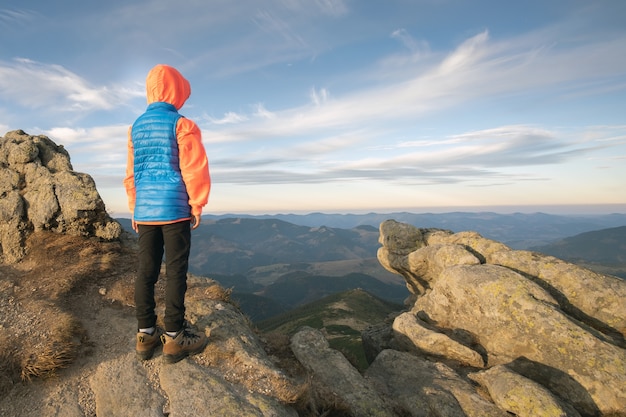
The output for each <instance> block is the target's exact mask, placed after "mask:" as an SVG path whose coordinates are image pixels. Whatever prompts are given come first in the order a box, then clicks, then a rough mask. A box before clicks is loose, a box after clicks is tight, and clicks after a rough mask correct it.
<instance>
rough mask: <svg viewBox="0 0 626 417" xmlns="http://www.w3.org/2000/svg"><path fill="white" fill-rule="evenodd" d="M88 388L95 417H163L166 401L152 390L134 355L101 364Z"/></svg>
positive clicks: (130, 354)
mask: <svg viewBox="0 0 626 417" xmlns="http://www.w3.org/2000/svg"><path fill="white" fill-rule="evenodd" d="M90 385H91V388H92V390H93V392H94V395H95V400H96V415H97V416H98V417H117V416H123V415H126V416H145V417H159V416H163V406H164V405H165V398H163V396H161V395H159V394H158V393H157V392H156V391H155V390H154V389H152V388H151V386H150V382H149V380H148V377H147V373H146V371H145V370H144V368H143V367H142V366H141V365H140V364H139V362H138V361H137V359H136V358H135V354H134V352H132V353H128V354H127V355H125V356H122V357H120V358H118V359H114V360H111V361H107V362H103V363H101V364H100V365H99V366H98V369H97V370H96V372H95V374H94V375H93V376H92V377H91V379H90Z"/></svg>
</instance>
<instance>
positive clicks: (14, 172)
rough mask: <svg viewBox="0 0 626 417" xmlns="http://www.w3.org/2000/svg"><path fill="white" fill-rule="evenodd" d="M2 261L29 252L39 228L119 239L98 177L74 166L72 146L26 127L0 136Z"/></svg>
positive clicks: (0, 240)
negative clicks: (27, 245) (30, 240)
mask: <svg viewBox="0 0 626 417" xmlns="http://www.w3.org/2000/svg"><path fill="white" fill-rule="evenodd" d="M0 197H1V199H0V222H1V224H3V225H6V227H0V262H2V263H15V262H17V261H19V260H20V259H21V258H22V257H23V256H24V242H25V240H26V238H27V237H28V236H29V235H30V233H32V232H34V231H41V230H50V231H54V232H57V233H65V234H70V235H75V236H86V237H96V238H99V239H102V240H106V241H112V240H118V239H119V238H120V236H121V234H122V227H121V225H120V224H119V223H118V222H117V221H115V220H113V219H111V217H110V216H109V215H108V213H107V212H106V209H105V206H104V202H103V201H102V199H101V197H100V195H99V193H98V191H97V189H96V184H95V183H94V181H93V179H92V178H91V177H90V176H89V175H87V174H82V173H77V172H74V171H73V170H72V165H71V163H70V157H69V154H68V153H67V151H66V150H65V149H64V148H63V147H62V146H58V145H56V144H55V143H54V142H53V141H52V140H50V139H49V138H47V137H46V136H31V135H28V134H26V133H24V132H23V131H21V130H16V131H12V132H8V133H6V134H5V136H4V137H2V138H0Z"/></svg>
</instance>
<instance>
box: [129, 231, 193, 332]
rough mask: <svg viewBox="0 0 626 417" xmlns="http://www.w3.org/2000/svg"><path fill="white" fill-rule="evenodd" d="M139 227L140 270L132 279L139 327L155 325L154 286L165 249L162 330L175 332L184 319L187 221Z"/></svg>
mask: <svg viewBox="0 0 626 417" xmlns="http://www.w3.org/2000/svg"><path fill="white" fill-rule="evenodd" d="M138 226H139V270H138V272H137V278H136V279H135V306H136V307H135V312H136V315H137V324H138V328H140V329H144V328H149V327H152V326H155V325H156V320H157V316H156V313H155V311H154V310H155V307H156V302H155V300H154V286H155V284H156V282H157V280H158V279H159V272H160V270H161V262H162V260H163V252H164V250H165V268H166V276H167V280H166V283H165V317H164V319H163V321H164V323H165V330H166V331H168V332H177V331H178V330H180V329H181V328H182V326H183V321H184V320H185V292H186V291H187V269H188V267H189V251H190V249H191V228H190V223H189V221H182V222H178V223H172V224H166V225H158V226H153V225H142V224H140V225H138Z"/></svg>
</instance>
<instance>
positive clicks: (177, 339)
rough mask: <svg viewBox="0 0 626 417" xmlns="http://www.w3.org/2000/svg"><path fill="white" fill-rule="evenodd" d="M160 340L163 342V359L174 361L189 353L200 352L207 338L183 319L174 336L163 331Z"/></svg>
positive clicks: (167, 361) (168, 361)
mask: <svg viewBox="0 0 626 417" xmlns="http://www.w3.org/2000/svg"><path fill="white" fill-rule="evenodd" d="M161 341H162V342H163V361H164V362H165V363H176V362H178V361H180V360H181V359H183V358H186V357H187V356H189V355H195V354H196V353H200V352H202V351H203V350H204V348H205V347H206V345H207V343H208V341H209V340H208V338H207V337H206V335H205V334H204V333H203V332H200V331H198V330H196V329H194V328H192V327H191V326H190V325H189V324H188V323H187V322H186V321H185V323H184V324H183V328H182V329H180V330H179V331H178V333H176V336H173V337H172V336H169V335H168V334H167V333H163V334H162V335H161Z"/></svg>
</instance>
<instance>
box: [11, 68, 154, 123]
mask: <svg viewBox="0 0 626 417" xmlns="http://www.w3.org/2000/svg"><path fill="white" fill-rule="evenodd" d="M0 93H1V94H2V96H3V97H2V98H3V100H5V101H6V100H13V101H15V102H17V103H19V104H20V105H22V106H25V107H29V108H35V109H40V108H47V109H48V110H50V111H52V112H59V111H65V112H79V111H80V112H83V111H93V110H110V109H112V108H114V107H115V106H119V105H122V104H124V103H127V102H128V100H129V99H132V98H136V97H142V96H144V95H145V93H144V92H143V90H140V89H138V88H136V87H135V86H132V87H124V86H116V85H113V86H94V85H92V84H91V83H89V82H88V81H87V80H86V79H84V78H82V77H80V76H79V75H77V74H75V73H73V72H72V71H70V70H68V69H66V68H64V67H62V66H60V65H56V64H44V63H40V62H36V61H32V60H30V59H26V58H17V59H15V60H13V61H12V62H1V61H0ZM52 103H54V105H53V104H52Z"/></svg>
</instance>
